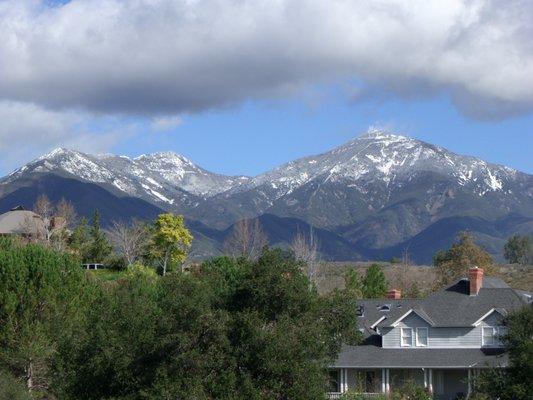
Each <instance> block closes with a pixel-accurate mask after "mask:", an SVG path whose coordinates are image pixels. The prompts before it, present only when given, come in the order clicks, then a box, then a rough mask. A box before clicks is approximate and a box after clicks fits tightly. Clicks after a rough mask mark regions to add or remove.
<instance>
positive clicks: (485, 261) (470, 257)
mask: <svg viewBox="0 0 533 400" xmlns="http://www.w3.org/2000/svg"><path fill="white" fill-rule="evenodd" d="M433 264H434V265H435V267H436V272H437V276H438V282H437V284H438V285H448V284H450V283H452V282H453V281H455V280H457V279H459V278H461V277H463V276H468V270H469V269H470V268H472V267H479V268H483V269H484V270H485V273H487V274H490V273H491V272H492V257H491V255H490V254H489V253H487V252H486V251H485V250H484V249H483V248H481V247H480V246H478V245H477V244H476V243H475V241H474V238H473V236H472V235H470V234H469V233H467V232H462V233H461V234H459V237H458V239H457V241H456V242H455V243H453V244H452V246H451V247H450V248H449V249H448V250H447V251H439V252H437V253H436V254H435V256H434V257H433Z"/></svg>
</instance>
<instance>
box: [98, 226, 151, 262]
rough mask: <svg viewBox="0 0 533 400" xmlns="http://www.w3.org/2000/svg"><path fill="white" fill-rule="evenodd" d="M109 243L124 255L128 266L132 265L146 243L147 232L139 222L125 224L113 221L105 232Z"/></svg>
mask: <svg viewBox="0 0 533 400" xmlns="http://www.w3.org/2000/svg"><path fill="white" fill-rule="evenodd" d="M107 235H108V237H109V240H110V241H111V243H113V244H114V245H115V247H116V248H117V250H118V251H119V252H120V253H122V254H123V255H124V257H125V258H126V261H127V262H128V264H130V265H131V264H134V263H135V262H136V261H137V260H138V259H139V257H140V256H141V255H142V254H143V251H144V249H145V247H146V245H147V243H148V239H149V232H148V228H147V226H146V224H144V223H143V222H141V221H137V220H135V221H133V222H131V223H125V222H120V221H114V222H113V223H112V225H111V228H110V229H109V230H108V231H107Z"/></svg>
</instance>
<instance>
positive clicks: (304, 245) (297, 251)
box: [291, 227, 319, 285]
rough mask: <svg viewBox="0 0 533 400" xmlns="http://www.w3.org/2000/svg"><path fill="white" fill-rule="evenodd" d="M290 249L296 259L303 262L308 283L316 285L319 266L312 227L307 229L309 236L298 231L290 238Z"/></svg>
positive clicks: (316, 243) (316, 245)
mask: <svg viewBox="0 0 533 400" xmlns="http://www.w3.org/2000/svg"><path fill="white" fill-rule="evenodd" d="M291 250H292V252H293V253H294V257H295V258H296V260H297V261H301V262H302V263H303V264H304V267H305V272H306V275H307V279H309V284H310V285H316V284H317V282H316V280H317V278H318V268H319V254H318V238H317V237H316V235H315V233H314V231H313V228H312V227H311V228H310V230H309V236H306V235H304V234H303V233H302V232H300V231H298V232H297V233H296V236H295V237H294V239H293V240H292V243H291Z"/></svg>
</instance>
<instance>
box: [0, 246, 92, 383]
mask: <svg viewBox="0 0 533 400" xmlns="http://www.w3.org/2000/svg"><path fill="white" fill-rule="evenodd" d="M86 283H87V282H86V281H85V278H84V274H83V271H82V269H81V268H80V264H79V262H78V261H77V260H76V259H74V258H72V257H71V256H69V255H65V254H61V253H58V252H55V251H53V250H50V249H48V248H45V247H42V246H39V245H33V244H30V245H27V246H22V245H20V244H17V243H15V242H14V241H12V240H9V239H5V238H0V368H2V369H5V370H7V371H9V373H10V374H12V375H13V376H14V377H15V378H17V379H23V380H24V381H25V383H26V386H27V387H28V388H29V389H30V391H32V392H36V393H37V392H41V391H46V390H48V387H49V382H50V368H49V365H50V362H51V360H52V359H53V357H54V355H55V351H56V350H57V342H58V338H59V337H61V336H64V335H68V334H70V332H71V329H72V328H73V327H74V326H75V325H76V324H77V322H78V321H79V318H80V316H81V314H82V312H83V304H84V301H85V298H84V297H85V294H87V293H89V292H90V290H89V288H90V285H88V284H86Z"/></svg>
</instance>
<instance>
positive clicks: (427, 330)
mask: <svg viewBox="0 0 533 400" xmlns="http://www.w3.org/2000/svg"><path fill="white" fill-rule="evenodd" d="M420 331H425V332H426V343H425V344H424V343H421V342H420V340H418V339H419V337H420V336H419V334H418V332H420ZM428 344H429V329H428V328H425V327H422V328H416V346H417V347H428Z"/></svg>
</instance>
